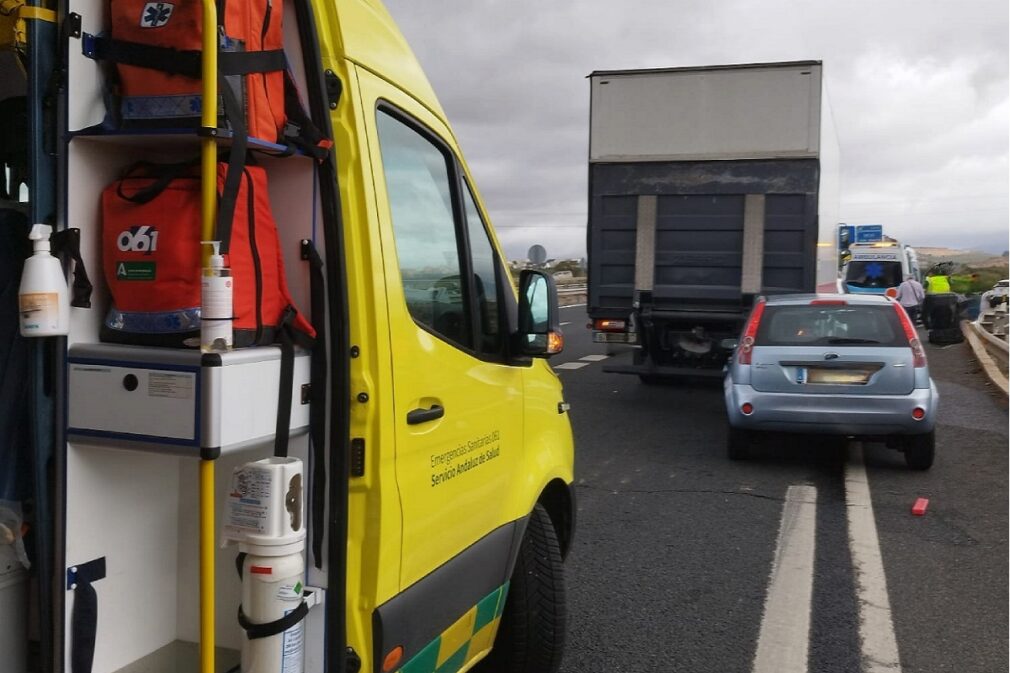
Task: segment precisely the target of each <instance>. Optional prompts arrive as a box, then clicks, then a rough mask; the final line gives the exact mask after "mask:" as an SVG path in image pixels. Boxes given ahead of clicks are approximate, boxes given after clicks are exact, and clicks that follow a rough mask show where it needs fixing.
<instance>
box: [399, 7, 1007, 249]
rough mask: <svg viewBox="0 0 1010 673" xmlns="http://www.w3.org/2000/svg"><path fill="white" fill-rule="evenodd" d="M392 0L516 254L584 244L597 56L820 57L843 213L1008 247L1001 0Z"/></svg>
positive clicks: (963, 243)
mask: <svg viewBox="0 0 1010 673" xmlns="http://www.w3.org/2000/svg"><path fill="white" fill-rule="evenodd" d="M387 6H388V8H389V10H390V13H391V14H392V15H393V17H394V19H396V21H397V22H398V23H399V25H400V27H401V29H402V30H403V32H404V34H405V35H406V37H407V39H408V41H409V42H410V43H411V46H412V47H413V48H414V50H415V52H416V54H417V56H418V58H419V60H420V61H421V64H422V66H423V67H424V68H425V70H426V72H427V73H428V76H429V78H430V79H431V81H432V85H433V86H434V88H435V91H436V93H437V94H438V96H439V99H440V100H441V102H442V105H443V107H444V108H445V110H446V113H447V114H448V116H449V120H450V123H451V124H452V126H453V129H454V131H455V133H456V135H457V137H458V139H459V141H460V144H461V146H462V148H463V151H464V153H465V155H466V157H467V160H468V162H469V166H470V169H471V171H472V173H473V174H474V178H475V180H476V182H477V185H478V188H479V190H480V192H481V194H482V197H483V199H484V202H485V204H486V206H487V208H488V210H489V212H490V215H491V218H492V220H493V222H494V224H495V226H496V228H497V229H498V231H499V235H500V238H501V239H502V241H503V242H504V244H505V246H506V248H507V251H508V253H509V254H510V255H512V256H519V255H521V254H523V253H524V252H525V250H526V248H527V247H528V246H529V245H530V244H531V243H533V242H539V243H543V244H544V245H545V246H547V248H548V252H549V253H550V254H552V256H553V255H557V256H581V255H582V254H584V250H585V230H584V227H585V219H586V215H585V213H586V174H587V168H586V155H587V144H588V118H589V111H588V102H589V84H588V81H587V80H586V79H585V77H586V75H588V74H589V73H590V72H591V71H593V70H597V69H618V68H638V67H666V66H685V65H707V64H715V63H743V62H758V61H779V60H796V59H820V60H823V61H824V64H825V76H826V81H827V86H828V91H829V95H830V98H831V104H832V108H833V110H834V113H835V119H836V126H837V131H838V136H839V141H840V145H841V151H842V204H841V205H842V209H841V216H842V219H843V220H844V221H847V222H879V223H882V224H884V225H885V228H886V230H888V231H889V232H891V233H892V234H895V235H898V236H900V237H902V238H905V239H907V240H908V241H909V242H910V243H912V244H919V245H950V246H954V247H976V248H985V249H989V250H994V251H997V252H999V251H1002V250H1003V249H1006V247H1008V245H1007V222H1008V219H1010V206H1008V176H1010V173H1008V160H1007V154H1008V152H1007V150H1008V126H1007V120H1008V118H1010V103H1008V46H1007V41H1008V24H1010V19H1008V6H1007V3H1006V2H1005V0H975V1H973V2H967V3H950V2H939V1H937V0H918V1H912V0H892V1H884V2H881V1H880V0H876V1H870V0H858V1H850V2H833V3H830V2H798V1H786V0H760V1H759V0H731V1H728V2H725V1H724V2H718V3H714V2H702V1H694V0H691V1H684V2H659V1H648V2H628V3H613V2H605V1H604V0H582V1H579V2H575V1H574V0H557V1H554V2H550V3H543V2H533V1H532V0H508V1H504V0H498V1H492V0H488V1H486V2H462V1H456V2H440V3H434V2H420V1H418V0H390V1H389V2H387Z"/></svg>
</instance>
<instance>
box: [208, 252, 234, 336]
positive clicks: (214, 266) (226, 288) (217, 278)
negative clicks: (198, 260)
mask: <svg viewBox="0 0 1010 673" xmlns="http://www.w3.org/2000/svg"><path fill="white" fill-rule="evenodd" d="M201 242H202V243H203V244H204V245H210V246H213V247H214V254H212V255H211V256H210V258H209V261H208V262H207V264H208V265H207V266H206V267H204V270H203V277H202V278H201V282H200V290H201V304H202V305H201V306H200V350H202V351H203V352H205V353H209V352H213V351H226V350H231V347H232V320H233V319H234V316H233V314H232V313H233V311H232V291H233V289H234V288H233V287H232V286H233V282H234V279H233V278H232V276H231V269H228V268H225V265H224V255H222V254H221V243H220V242H219V241H201Z"/></svg>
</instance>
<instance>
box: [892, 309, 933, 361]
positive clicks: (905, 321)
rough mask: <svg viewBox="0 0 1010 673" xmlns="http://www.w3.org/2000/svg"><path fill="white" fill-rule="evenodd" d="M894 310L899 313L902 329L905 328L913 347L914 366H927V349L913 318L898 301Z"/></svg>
mask: <svg viewBox="0 0 1010 673" xmlns="http://www.w3.org/2000/svg"><path fill="white" fill-rule="evenodd" d="M894 311H895V312H896V313H897V314H898V320H899V321H900V322H901V327H902V329H904V330H905V336H906V337H908V347H909V348H911V349H912V366H913V367H925V366H926V351H925V350H923V348H922V342H921V341H919V333H918V332H916V331H915V325H913V324H912V319H911V318H909V317H908V313H906V312H905V309H904V308H903V307H902V306H901V304H899V303H898V302H894Z"/></svg>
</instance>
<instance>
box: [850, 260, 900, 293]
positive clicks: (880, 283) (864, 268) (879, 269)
mask: <svg viewBox="0 0 1010 673" xmlns="http://www.w3.org/2000/svg"><path fill="white" fill-rule="evenodd" d="M845 282H846V283H848V284H849V285H853V286H855V287H867V288H875V287H884V288H887V287H897V286H899V285H901V262H882V261H880V260H872V261H866V262H864V261H861V260H855V261H852V262H849V263H848V264H847V265H846V271H845Z"/></svg>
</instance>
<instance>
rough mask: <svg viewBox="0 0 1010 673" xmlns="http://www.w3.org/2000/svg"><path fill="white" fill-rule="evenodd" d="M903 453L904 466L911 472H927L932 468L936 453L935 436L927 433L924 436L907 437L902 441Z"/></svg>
mask: <svg viewBox="0 0 1010 673" xmlns="http://www.w3.org/2000/svg"><path fill="white" fill-rule="evenodd" d="M902 444H903V449H904V451H905V464H906V465H908V466H909V467H910V468H912V469H913V470H928V469H929V468H931V467H932V466H933V457H934V455H935V453H936V435H935V434H934V433H933V432H927V433H926V434H924V435H908V436H907V437H905V438H904V439H903V440H902Z"/></svg>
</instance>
